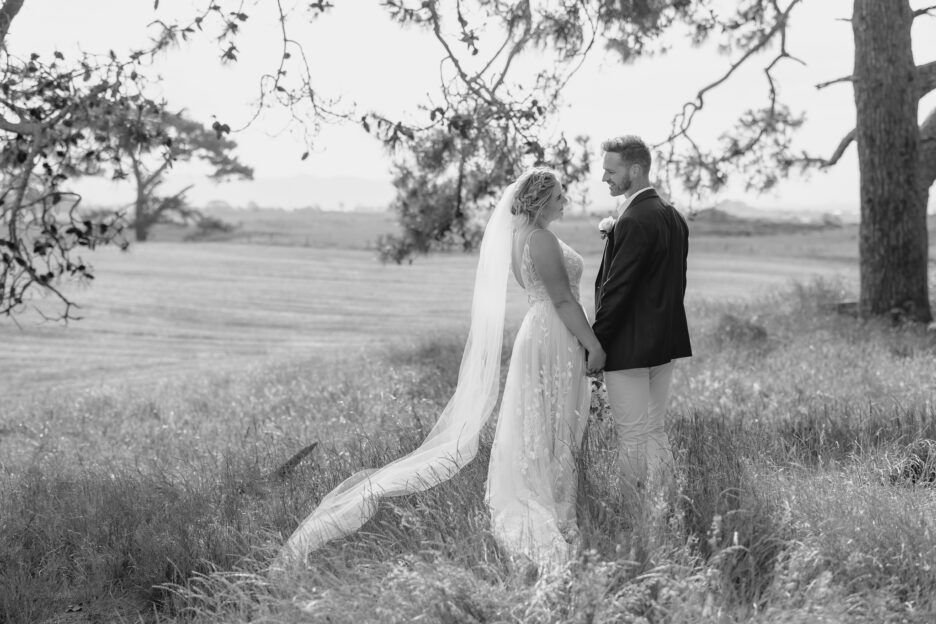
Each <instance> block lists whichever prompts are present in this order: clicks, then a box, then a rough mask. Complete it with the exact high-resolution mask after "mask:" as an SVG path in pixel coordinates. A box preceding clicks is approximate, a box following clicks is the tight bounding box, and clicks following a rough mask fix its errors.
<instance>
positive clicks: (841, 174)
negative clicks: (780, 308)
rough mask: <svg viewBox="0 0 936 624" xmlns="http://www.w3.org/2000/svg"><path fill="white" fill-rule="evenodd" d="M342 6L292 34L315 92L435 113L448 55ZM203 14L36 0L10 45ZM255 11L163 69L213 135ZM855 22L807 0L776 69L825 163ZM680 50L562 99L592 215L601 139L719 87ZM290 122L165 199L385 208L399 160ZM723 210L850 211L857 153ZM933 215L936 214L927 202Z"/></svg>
mask: <svg viewBox="0 0 936 624" xmlns="http://www.w3.org/2000/svg"><path fill="white" fill-rule="evenodd" d="M235 4H237V3H225V4H224V6H225V7H228V6H229V5H230V6H233V5H235ZM334 4H335V5H336V7H335V8H334V9H332V11H331V12H330V13H329V14H327V15H325V16H323V17H322V18H320V19H319V20H318V21H316V22H314V23H312V24H311V25H305V26H304V27H302V28H296V29H295V30H294V31H293V33H292V34H293V36H295V37H296V38H298V39H300V40H301V41H302V43H303V46H304V48H305V50H306V52H307V54H308V56H309V58H310V60H311V64H312V71H313V75H314V77H315V82H316V84H317V85H319V86H320V90H321V92H323V93H328V94H335V95H338V96H341V98H342V99H341V104H342V105H344V106H354V107H355V108H356V109H357V110H359V111H361V112H363V111H366V110H370V109H379V110H381V111H384V112H386V113H388V114H389V115H391V116H392V115H394V114H396V115H400V116H403V117H406V116H410V117H411V118H412V116H413V115H415V114H424V113H417V111H416V107H417V105H418V104H425V103H426V102H427V101H428V99H427V98H428V97H429V96H431V94H432V93H434V92H435V91H436V88H437V84H438V80H439V60H440V59H441V57H442V51H441V49H440V48H439V46H438V44H437V43H436V42H435V40H434V39H433V38H432V37H431V36H430V35H429V34H427V33H425V32H423V31H421V30H418V29H413V28H408V29H401V28H400V27H399V26H396V25H394V24H392V23H391V22H390V20H389V19H388V18H387V16H386V14H385V10H384V9H382V8H380V7H379V3H377V2H376V1H374V0H337V1H336V2H334ZM913 4H914V6H917V5H919V6H923V5H924V4H926V3H925V2H919V1H917V2H915V3H913ZM298 5H300V6H301V5H302V3H298ZM197 6H203V2H194V1H192V0H162V2H160V3H159V8H158V9H156V10H154V2H153V0H135V1H130V0H81V2H76V1H75V0H27V2H26V3H25V4H24V7H23V9H22V11H21V13H20V15H19V16H18V17H17V19H16V21H15V22H14V26H13V28H12V29H11V33H10V36H9V38H8V48H9V49H10V50H11V51H13V52H14V53H18V54H23V55H25V54H27V53H28V52H32V51H36V52H40V53H48V52H51V51H52V50H59V51H61V52H63V53H64V54H65V55H66V57H68V55H69V54H72V53H77V51H79V50H85V51H88V52H106V51H107V50H108V49H113V50H115V51H116V52H117V53H118V54H120V53H121V52H122V51H126V50H128V49H130V48H132V47H134V46H140V45H141V43H143V42H145V41H146V40H147V38H148V37H149V36H150V35H151V34H153V33H154V32H155V31H154V29H153V28H152V27H150V26H148V24H150V23H151V22H152V21H153V20H154V19H162V20H166V21H169V20H172V19H174V18H176V17H178V16H180V15H191V14H192V13H193V9H194V8H195V7H197ZM249 6H250V3H249V2H248V7H249ZM246 12H247V13H249V15H250V18H249V19H248V20H247V22H245V23H244V26H243V28H244V30H243V33H242V39H241V40H240V42H239V43H240V46H239V47H240V50H241V51H240V57H239V60H238V62H237V63H234V64H229V65H222V64H221V63H220V62H219V60H218V49H217V47H216V45H214V44H213V43H212V42H211V41H210V38H207V37H204V38H199V39H198V40H196V41H195V42H193V43H190V44H185V45H183V46H180V47H178V48H176V49H173V50H170V51H169V52H167V53H166V54H164V55H162V56H161V57H160V58H159V59H158V60H157V63H156V67H155V70H156V71H158V73H159V75H160V77H161V78H160V80H158V81H157V83H156V84H155V87H156V88H157V89H158V91H159V92H160V94H161V95H162V96H163V97H165V98H166V99H167V101H168V102H169V104H170V106H171V107H173V108H180V109H181V108H184V109H185V110H186V111H187V112H188V113H189V115H190V116H191V117H193V118H195V119H198V120H200V121H202V122H205V123H206V124H210V123H211V121H212V120H213V118H215V117H216V118H218V119H221V120H222V121H225V122H226V123H228V124H230V125H231V126H232V127H235V128H236V127H239V126H241V125H243V123H245V122H246V121H247V120H248V119H249V118H250V117H251V115H252V111H253V107H252V103H253V102H254V101H255V99H256V96H257V93H258V80H259V76H260V75H262V74H263V73H264V72H270V71H273V70H274V69H275V68H276V66H277V64H278V60H279V54H280V41H279V36H280V35H279V31H278V25H277V22H276V11H275V4H274V3H273V2H268V1H267V2H259V3H257V4H256V5H254V6H253V7H251V8H249V9H247V10H246ZM850 15H851V1H850V0H806V2H805V4H804V5H803V6H801V7H799V8H797V9H796V10H795V12H794V14H793V22H792V24H791V28H790V36H789V40H788V50H789V51H790V52H791V53H792V54H794V55H795V56H797V57H798V58H801V59H802V60H803V61H805V63H806V65H805V66H803V65H800V64H798V63H795V62H792V61H784V62H782V63H781V64H780V65H779V66H778V67H777V70H776V72H775V75H776V77H777V78H778V82H779V84H780V88H781V90H780V95H781V98H782V99H783V101H785V102H787V103H788V104H789V105H790V106H791V108H792V109H793V110H794V111H799V110H805V111H806V112H807V122H806V124H805V126H804V127H803V128H802V130H801V132H800V134H799V135H798V137H797V141H798V143H797V146H798V147H802V148H803V149H806V150H809V151H811V152H814V153H817V154H819V155H829V154H831V153H832V151H833V150H834V148H835V146H836V145H837V144H838V142H839V140H840V139H841V137H842V136H844V135H845V134H846V133H847V132H848V131H849V130H850V129H851V128H852V127H853V126H854V118H855V110H854V102H853V96H852V91H851V87H850V86H849V85H848V84H847V83H843V84H839V85H833V86H830V87H828V88H826V89H823V90H817V89H816V88H815V85H816V84H817V83H819V82H823V81H826V80H831V79H834V78H838V77H841V76H845V75H848V74H849V73H851V68H852V52H853V44H852V33H851V25H850V24H849V23H848V22H846V21H842V20H841V19H840V18H847V17H849V16H850ZM297 16H300V17H301V15H298V14H297ZM499 43H500V41H499V40H497V38H496V37H494V36H493V35H491V36H486V34H485V33H484V32H482V33H481V40H480V42H479V45H480V47H481V49H482V54H484V52H485V50H488V49H491V47H492V46H495V45H498V44H499ZM671 43H672V46H673V49H672V51H671V52H670V53H668V54H666V55H663V56H656V57H651V58H647V59H641V60H639V61H637V62H635V63H633V64H627V65H625V64H623V63H621V61H620V59H619V58H618V57H616V56H615V55H614V54H612V53H607V52H604V51H603V50H596V51H595V53H593V54H592V55H591V56H590V58H589V59H588V61H587V62H586V64H585V65H584V66H583V67H582V69H581V70H580V71H579V72H578V73H577V74H576V76H575V77H574V78H573V79H572V80H571V81H570V83H569V84H568V86H567V88H566V90H565V92H564V103H563V108H562V109H561V110H560V112H559V114H558V116H557V118H556V120H555V122H554V127H553V130H554V131H556V132H558V131H562V132H564V133H565V134H566V135H567V136H576V135H578V134H585V135H588V136H590V137H591V138H592V146H593V149H594V152H593V154H592V174H591V175H592V179H591V180H590V181H589V184H588V189H589V194H590V197H591V201H592V204H593V205H592V209H598V210H601V209H603V208H605V207H611V206H613V200H611V199H610V198H609V197H607V191H606V187H605V186H604V185H603V184H602V183H601V181H600V177H601V168H600V158H601V154H600V151H599V145H600V143H601V141H602V140H603V139H604V138H607V137H609V136H614V135H619V134H639V135H641V136H643V137H644V138H645V140H647V142H648V143H651V144H652V143H654V142H657V141H659V140H661V139H663V138H664V137H665V136H666V135H667V133H668V131H669V128H670V122H671V120H672V117H673V115H674V114H675V113H676V112H678V110H679V108H680V107H681V105H682V104H683V103H684V102H686V101H687V100H689V99H691V98H693V97H694V95H695V93H696V92H697V91H698V90H699V89H700V88H701V87H702V86H704V85H705V84H707V83H709V82H711V81H712V80H714V79H716V78H718V77H719V76H720V75H721V74H722V73H723V72H724V71H725V69H726V68H727V67H728V64H729V63H730V60H731V58H732V57H730V56H724V55H721V54H719V53H718V52H717V51H716V50H715V49H714V46H706V47H703V48H693V47H691V46H690V45H688V43H687V42H686V41H685V40H684V39H680V38H674V39H673V40H672V41H671ZM914 46H915V47H914V56H915V60H916V61H917V62H918V63H924V62H928V61H932V60H936V18H929V17H922V18H919V19H917V20H916V22H915V24H914ZM767 54H768V55H769V53H767ZM768 55H765V56H763V59H764V62H766V60H768V59H769V58H771V57H770V56H768ZM762 67H763V63H755V64H752V65H751V66H750V67H749V68H748V69H746V70H743V71H739V72H738V73H737V74H736V75H735V76H733V77H732V79H731V80H729V81H728V82H727V83H725V84H723V85H721V86H720V87H719V88H718V89H717V90H716V91H714V92H712V93H711V96H710V97H709V98H707V100H706V104H705V108H704V109H703V111H702V112H700V113H699V115H698V116H697V120H696V122H697V131H696V132H697V136H698V137H699V138H700V139H701V140H702V142H703V144H704V143H705V142H706V141H708V142H709V144H712V143H713V142H714V140H715V139H716V138H717V137H718V136H719V135H720V134H721V133H722V132H724V131H725V130H727V129H729V128H730V127H731V125H732V124H733V122H734V120H735V119H736V118H737V116H738V114H739V113H740V112H742V111H743V110H744V109H745V108H748V107H750V106H757V105H759V104H761V103H763V102H764V101H765V94H766V80H765V79H764V76H763V72H762V70H761V68H762ZM934 106H936V93H931V94H930V95H929V96H927V97H926V98H924V99H923V100H922V101H921V106H920V111H921V113H920V115H921V119H922V117H923V115H924V113H926V112H928V111H929V110H931V109H932V108H933V107H934ZM288 121H289V120H288V115H287V114H286V113H285V112H284V111H279V112H273V113H270V114H266V115H264V116H263V117H262V118H261V119H259V120H258V121H256V122H254V123H253V124H252V125H251V126H250V127H249V128H247V129H245V130H243V131H240V132H236V133H235V134H234V135H232V138H234V139H235V140H236V141H237V142H238V146H239V147H238V152H237V153H238V155H239V156H240V157H241V158H242V160H243V161H245V162H246V163H247V164H250V165H252V166H253V167H254V169H255V175H254V178H255V179H254V181H253V182H230V183H226V184H220V185H219V184H215V183H212V182H210V181H208V180H204V179H203V177H202V176H201V173H202V171H201V170H199V169H198V168H196V167H184V166H178V167H176V168H175V171H174V172H173V174H172V176H171V177H170V178H169V179H168V181H167V183H166V190H172V189H173V188H181V187H182V186H184V185H185V184H188V183H190V182H195V183H196V186H195V188H194V189H193V190H192V191H190V193H189V198H190V200H191V201H192V203H193V204H195V205H203V204H204V203H206V202H208V201H211V200H222V201H226V202H228V203H230V204H232V205H235V206H246V205H247V204H248V203H252V204H255V205H258V206H262V207H284V208H297V207H303V206H310V205H319V206H322V207H324V208H328V209H335V208H352V207H355V206H373V205H382V204H385V203H388V202H389V201H390V200H391V199H392V197H393V189H392V186H391V184H390V179H391V174H390V164H391V160H390V157H389V156H388V154H387V153H386V151H385V150H384V149H383V147H382V146H381V145H380V144H379V143H378V142H377V141H376V140H375V139H374V138H373V137H371V136H369V135H368V134H366V133H365V132H363V130H362V129H361V128H360V126H357V125H348V126H323V127H322V128H321V130H320V131H319V133H318V135H317V136H316V137H315V140H314V144H313V149H312V150H311V153H310V155H309V157H308V158H307V159H305V160H302V159H301V158H300V156H301V154H302V153H303V152H305V151H306V149H307V146H306V142H305V137H304V136H303V133H302V132H301V131H299V130H298V129H295V128H293V129H290V127H289V125H290V124H289V123H288ZM78 190H79V191H81V192H82V193H83V194H84V195H85V197H86V200H85V201H86V203H88V204H96V205H120V204H123V203H127V202H129V201H131V199H132V196H133V189H132V187H131V186H130V185H129V184H128V183H121V184H116V183H112V182H110V181H105V180H85V181H82V182H81V183H80V184H79V187H78ZM931 195H933V194H931ZM674 199H675V200H676V202H677V204H678V203H679V202H680V199H682V200H683V201H688V200H687V199H685V198H681V197H679V196H677V197H676V198H674ZM719 199H732V200H738V201H743V202H745V203H747V204H749V205H752V206H756V207H761V208H763V209H764V210H767V209H773V208H782V209H788V210H806V211H812V210H816V211H829V212H837V211H842V212H854V211H857V207H858V162H857V156H856V153H855V148H854V145H853V146H852V147H850V148H849V150H848V152H847V153H846V155H845V156H844V157H843V158H842V160H841V161H840V163H839V164H838V165H837V166H836V167H834V168H832V169H831V170H829V171H828V172H826V173H815V174H812V175H811V176H809V177H807V178H803V177H796V178H793V179H791V180H790V181H787V182H783V183H781V184H780V185H779V186H778V187H777V188H776V189H775V190H774V191H772V192H771V193H769V194H766V195H756V194H752V193H746V192H745V191H744V190H743V185H742V184H733V185H730V186H729V188H727V189H726V190H725V191H724V192H722V193H720V194H719V195H718V196H716V197H714V198H712V200H713V201H714V200H719ZM931 208H936V198H934V197H931Z"/></svg>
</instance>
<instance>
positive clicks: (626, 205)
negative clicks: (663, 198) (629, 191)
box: [618, 186, 653, 217]
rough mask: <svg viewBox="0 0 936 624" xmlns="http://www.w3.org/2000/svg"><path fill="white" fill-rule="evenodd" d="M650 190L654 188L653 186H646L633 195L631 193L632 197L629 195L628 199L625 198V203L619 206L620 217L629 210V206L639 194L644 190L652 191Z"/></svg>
mask: <svg viewBox="0 0 936 624" xmlns="http://www.w3.org/2000/svg"><path fill="white" fill-rule="evenodd" d="M650 190H653V187H652V186H645V187H643V188H642V189H640V190H639V191H637V192H636V193H634V194H633V195H631V196H630V197H628V198H627V199H626V200H624V203H623V204H621V206H620V207H619V208H618V216H619V217H620V216H621V215H622V214H624V211H625V210H627V208H628V207H629V206H630V205H631V204H632V203H633V202H634V200H635V199H637V196H638V195H640V194H641V193H643V192H644V191H650Z"/></svg>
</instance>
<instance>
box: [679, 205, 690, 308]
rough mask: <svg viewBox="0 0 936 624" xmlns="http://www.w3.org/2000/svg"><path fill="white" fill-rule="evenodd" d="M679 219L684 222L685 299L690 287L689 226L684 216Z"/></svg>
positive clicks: (683, 292) (683, 273) (683, 286)
mask: <svg viewBox="0 0 936 624" xmlns="http://www.w3.org/2000/svg"><path fill="white" fill-rule="evenodd" d="M679 219H680V221H681V222H682V226H683V241H684V251H683V270H682V294H683V298H684V299H685V297H686V287H687V286H688V285H689V278H688V275H689V224H688V223H686V220H685V219H683V217H682V215H679Z"/></svg>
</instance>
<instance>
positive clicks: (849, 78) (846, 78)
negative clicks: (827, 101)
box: [816, 75, 855, 89]
mask: <svg viewBox="0 0 936 624" xmlns="http://www.w3.org/2000/svg"><path fill="white" fill-rule="evenodd" d="M854 81H855V78H854V76H850V75H849V76H842V77H841V78H836V79H835V80H829V81H826V82H820V83H819V84H817V85H816V88H817V89H825V88H826V87H828V86H830V85H834V84H838V83H840V82H854Z"/></svg>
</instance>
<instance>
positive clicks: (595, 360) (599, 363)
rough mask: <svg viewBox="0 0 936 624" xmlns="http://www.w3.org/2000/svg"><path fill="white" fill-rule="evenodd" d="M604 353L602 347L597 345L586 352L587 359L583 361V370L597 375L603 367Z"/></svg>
mask: <svg viewBox="0 0 936 624" xmlns="http://www.w3.org/2000/svg"><path fill="white" fill-rule="evenodd" d="M606 357H607V356H606V355H605V352H604V349H602V348H601V347H598V348H597V349H594V350H592V351H589V352H588V360H587V361H586V363H585V372H586V373H587V374H589V375H597V374H598V373H600V372H601V371H602V369H603V368H604V367H605V359H606Z"/></svg>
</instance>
